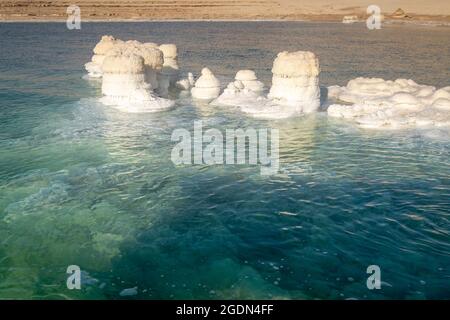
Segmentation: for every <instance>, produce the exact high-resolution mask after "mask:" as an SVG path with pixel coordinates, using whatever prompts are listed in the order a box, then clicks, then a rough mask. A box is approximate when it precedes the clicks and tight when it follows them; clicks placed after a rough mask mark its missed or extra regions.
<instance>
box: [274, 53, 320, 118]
mask: <svg viewBox="0 0 450 320" xmlns="http://www.w3.org/2000/svg"><path fill="white" fill-rule="evenodd" d="M272 73H273V77H272V87H271V88H270V92H269V95H268V97H269V98H270V99H274V100H277V102H278V103H280V104H283V105H289V106H292V107H293V108H295V109H296V111H297V112H301V113H310V112H314V111H316V110H317V109H319V107H320V89H319V73H320V68H319V60H318V59H317V57H316V55H315V54H314V53H312V52H309V51H297V52H287V51H283V52H280V53H279V54H278V56H277V58H276V59H275V61H274V63H273V68H272Z"/></svg>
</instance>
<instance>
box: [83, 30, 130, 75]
mask: <svg viewBox="0 0 450 320" xmlns="http://www.w3.org/2000/svg"><path fill="white" fill-rule="evenodd" d="M120 42H122V41H121V40H117V39H115V38H114V37H113V36H103V37H102V39H101V40H100V42H99V43H97V45H96V46H95V47H94V50H93V51H94V55H93V56H92V59H91V61H90V62H88V63H86V64H85V65H84V66H85V68H86V71H87V72H88V74H89V76H90V77H94V78H99V77H101V76H102V64H103V60H104V59H105V55H106V53H107V52H108V51H109V50H111V49H112V48H113V47H114V46H115V45H116V44H118V43H120Z"/></svg>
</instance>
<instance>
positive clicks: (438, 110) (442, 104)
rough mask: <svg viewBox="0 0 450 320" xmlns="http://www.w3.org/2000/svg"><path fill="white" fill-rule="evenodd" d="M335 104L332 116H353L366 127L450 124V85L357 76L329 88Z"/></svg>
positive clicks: (391, 127)
mask: <svg viewBox="0 0 450 320" xmlns="http://www.w3.org/2000/svg"><path fill="white" fill-rule="evenodd" d="M328 95H329V98H332V99H334V100H336V101H342V102H345V103H350V104H342V103H341V104H333V105H331V106H330V107H329V108H328V115H329V116H331V117H336V118H344V119H350V120H353V121H355V122H356V123H358V124H359V125H360V126H362V127H366V128H388V129H398V128H405V127H448V126H450V87H445V88H442V89H439V90H436V88H434V87H431V86H425V85H419V84H417V83H415V82H414V81H412V80H405V79H398V80H395V81H385V80H383V79H378V78H372V79H366V78H357V79H354V80H351V81H349V83H348V84H347V86H346V87H338V86H333V87H329V88H328Z"/></svg>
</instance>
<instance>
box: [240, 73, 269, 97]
mask: <svg viewBox="0 0 450 320" xmlns="http://www.w3.org/2000/svg"><path fill="white" fill-rule="evenodd" d="M234 79H235V80H236V81H240V82H241V83H242V84H243V85H244V89H248V90H251V91H253V92H262V91H263V90H264V83H262V82H261V81H258V78H256V74H255V72H254V71H253V70H240V71H238V73H236V76H235V77H234Z"/></svg>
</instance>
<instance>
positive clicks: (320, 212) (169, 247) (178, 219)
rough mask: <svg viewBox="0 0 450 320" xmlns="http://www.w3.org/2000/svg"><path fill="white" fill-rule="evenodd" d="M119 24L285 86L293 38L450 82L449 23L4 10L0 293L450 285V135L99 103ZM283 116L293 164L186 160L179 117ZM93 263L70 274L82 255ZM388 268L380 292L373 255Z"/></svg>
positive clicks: (266, 291)
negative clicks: (62, 15) (106, 57)
mask: <svg viewBox="0 0 450 320" xmlns="http://www.w3.org/2000/svg"><path fill="white" fill-rule="evenodd" d="M103 34H113V35H115V36H117V37H119V38H123V39H138V40H147V41H154V42H159V43H162V42H168V43H176V44H177V45H178V47H179V51H180V58H179V62H180V65H181V66H182V67H183V69H184V70H187V71H193V72H194V73H196V74H198V73H199V71H200V69H201V68H202V67H203V66H209V67H210V68H211V69H212V70H213V71H214V72H215V73H216V74H217V75H218V77H219V78H220V79H221V80H222V82H223V83H224V84H226V83H227V82H228V81H230V80H231V79H232V77H233V76H234V73H235V72H236V71H237V70H239V69H243V68H253V69H255V70H256V72H257V73H258V75H259V77H260V78H261V79H262V80H263V81H264V82H265V83H266V84H267V85H270V76H271V73H270V69H271V63H272V61H273V58H274V56H275V55H276V53H277V52H278V51H281V50H293V49H296V50H299V49H301V50H312V51H314V52H316V53H317V55H318V56H319V59H320V62H321V66H322V74H321V84H322V85H323V86H326V85H332V84H340V85H342V84H345V83H346V82H347V81H348V80H350V79H352V78H355V77H357V76H381V77H383V78H387V79H389V78H399V77H406V78H411V79H414V80H415V81H417V82H418V83H423V84H429V85H434V86H438V87H443V86H447V85H449V82H448V79H449V70H450V59H448V52H450V41H449V40H448V39H449V38H450V37H449V36H450V29H448V28H439V27H435V28H431V27H414V26H407V27H406V26H386V28H384V29H382V30H380V31H375V32H373V31H368V30H367V29H366V28H365V27H364V26H363V25H360V24H357V25H351V26H345V25H342V24H320V23H274V22H265V23H225V22H221V23H219V22H217V23H212V22H209V23H200V22H196V23H182V22H180V23H175V22H170V23H169V22H168V23H84V24H82V30H81V31H75V30H73V31H69V30H67V29H66V28H65V24H61V23H36V24H32V23H28V24H0V47H1V50H0V298H26V299H31V298H32V299H69V298H74V299H120V298H122V297H121V296H120V292H121V291H122V290H123V289H126V288H133V287H138V294H137V295H135V296H133V297H131V298H136V299H160V298H167V299H181V298H186V299H195V298H205V299H217V298H223V299H229V298H243V299H252V298H264V299H265V298H280V299H286V298H288V299H289V298H290V299H315V298H319V299H348V298H357V299H382V298H385V299H449V298H450V285H449V283H450V269H449V265H450V237H449V236H450V223H449V216H450V160H449V159H450V137H449V135H448V132H445V131H441V130H434V131H428V132H419V131H414V130H411V131H401V132H385V133H383V132H377V131H375V132H374V131H367V130H361V129H358V128H356V127H354V126H353V125H352V124H349V123H346V122H343V121H338V120H335V119H329V118H327V117H326V114H325V113H323V112H320V113H318V114H317V115H314V116H308V117H304V118H297V119H289V120H282V121H261V120H255V119H251V118H248V117H245V116H243V115H242V114H240V113H237V112H236V111H234V110H231V109H227V108H216V107H210V106H206V105H199V104H195V103H193V102H192V101H191V100H190V99H188V98H187V99H180V100H178V101H177V107H176V108H175V109H174V110H172V111H168V112H163V113H158V114H145V115H136V114H126V113H121V112H118V111H116V110H114V109H110V108H107V107H104V106H102V105H101V104H99V103H98V102H97V98H98V97H99V96H100V83H99V82H97V81H88V80H85V79H82V77H83V76H84V74H85V71H84V69H83V64H84V63H85V62H87V61H88V60H89V59H90V57H91V50H92V48H93V46H94V45H95V43H96V42H97V41H98V39H99V37H100V36H101V35H103ZM195 120H203V122H204V125H205V127H214V128H218V129H221V130H225V129H226V128H248V127H252V128H255V129H258V128H266V127H271V128H278V129H279V130H280V161H281V167H280V173H279V174H277V175H273V176H269V177H268V176H261V175H260V168H259V167H257V166H250V165H241V166H203V165H202V166H200V165H197V166H185V167H175V166H174V165H173V164H172V163H171V161H170V153H171V150H172V147H173V145H174V142H171V140H170V136H171V134H172V131H173V130H174V129H177V128H186V129H188V130H191V131H192V129H193V123H194V121H195ZM72 264H75V265H79V266H80V267H81V269H82V270H83V271H84V273H83V284H82V289H81V290H79V291H77V290H68V289H67V288H66V277H67V274H66V268H67V266H68V265H72ZM373 264H376V265H379V266H380V268H381V280H382V289H381V290H368V289H367V287H366V279H367V276H368V275H367V274H366V268H367V267H368V266H369V265H373Z"/></svg>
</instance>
